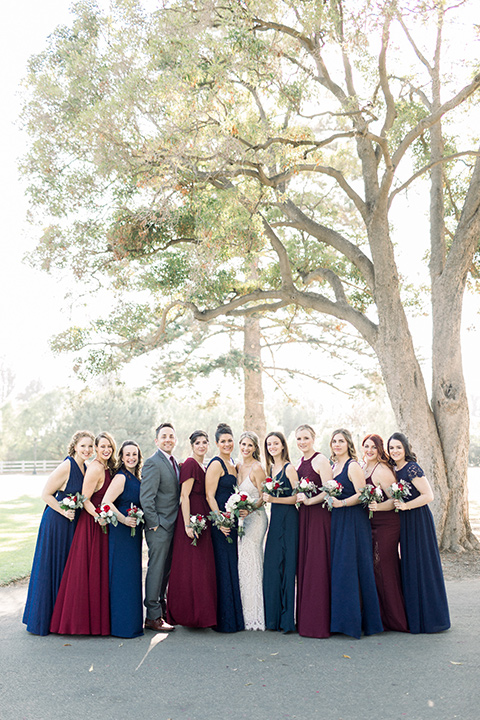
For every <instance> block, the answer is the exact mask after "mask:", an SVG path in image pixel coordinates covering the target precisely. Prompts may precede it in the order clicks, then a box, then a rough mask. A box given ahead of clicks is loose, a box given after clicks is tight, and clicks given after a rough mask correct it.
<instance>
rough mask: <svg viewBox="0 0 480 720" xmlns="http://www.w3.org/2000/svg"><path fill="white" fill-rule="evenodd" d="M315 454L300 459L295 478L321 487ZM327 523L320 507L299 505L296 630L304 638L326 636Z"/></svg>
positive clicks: (327, 519)
mask: <svg viewBox="0 0 480 720" xmlns="http://www.w3.org/2000/svg"><path fill="white" fill-rule="evenodd" d="M317 455H319V453H315V454H314V455H312V457H311V458H309V459H308V460H305V459H303V460H302V461H301V463H300V465H299V467H298V477H299V478H308V479H309V480H311V481H312V482H314V483H315V485H316V486H317V488H320V487H321V486H322V485H323V482H322V480H321V478H320V475H318V473H316V472H315V470H314V469H313V467H312V460H313V459H314V458H315V457H316V456H317ZM330 523H331V514H330V513H329V512H328V510H327V508H326V507H325V508H323V507H322V503H318V504H317V505H309V506H308V505H303V504H301V505H300V510H299V538H298V566H297V630H298V633H299V635H303V636H304V637H315V638H326V637H329V636H330Z"/></svg>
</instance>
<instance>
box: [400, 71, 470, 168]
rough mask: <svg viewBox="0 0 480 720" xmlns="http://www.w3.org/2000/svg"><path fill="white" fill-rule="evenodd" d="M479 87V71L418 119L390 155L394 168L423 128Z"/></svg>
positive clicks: (436, 120)
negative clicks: (451, 94) (444, 100)
mask: <svg viewBox="0 0 480 720" xmlns="http://www.w3.org/2000/svg"><path fill="white" fill-rule="evenodd" d="M479 87H480V73H479V74H477V75H475V77H474V79H473V82H471V83H470V84H469V85H466V86H465V87H464V88H462V90H460V92H458V93H457V94H456V95H455V96H454V97H453V98H450V100H448V101H447V102H445V103H443V105H441V106H440V107H439V108H438V110H436V111H435V112H433V113H431V115H429V116H428V117H426V118H423V120H420V122H419V123H418V124H417V126H416V127H414V128H413V129H412V130H410V132H409V133H407V134H406V135H405V137H404V138H403V140H402V142H401V143H400V145H399V146H398V148H397V149H396V151H395V152H394V154H393V157H392V163H393V166H394V167H395V168H396V167H397V166H398V164H399V162H400V160H401V159H402V157H403V156H404V155H405V153H406V151H407V150H408V148H409V147H410V145H411V144H412V143H413V142H414V141H415V140H416V139H417V138H418V137H419V136H420V135H421V134H422V133H424V132H425V130H428V129H429V128H431V127H432V125H434V124H435V123H436V122H438V121H439V120H440V118H442V117H443V115H445V114H446V113H447V112H449V111H450V110H453V109H454V108H456V107H458V105H460V104H461V103H462V102H464V101H465V100H466V99H467V98H469V97H470V95H473V93H475V92H476V91H477V90H478V88H479Z"/></svg>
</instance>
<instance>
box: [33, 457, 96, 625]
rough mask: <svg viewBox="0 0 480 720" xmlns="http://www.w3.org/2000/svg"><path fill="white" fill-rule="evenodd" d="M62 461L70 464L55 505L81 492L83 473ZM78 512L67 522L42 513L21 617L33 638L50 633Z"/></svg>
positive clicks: (53, 513) (72, 463) (48, 509)
mask: <svg viewBox="0 0 480 720" xmlns="http://www.w3.org/2000/svg"><path fill="white" fill-rule="evenodd" d="M66 459H67V460H69V461H70V475H69V478H68V481H67V485H66V487H65V490H61V491H60V490H59V491H58V492H57V493H55V497H56V499H57V500H58V501H59V502H60V501H61V500H63V498H64V497H65V496H66V495H70V494H74V493H77V492H81V490H82V485H83V473H82V471H81V470H80V468H79V466H78V465H77V463H76V462H75V460H74V459H73V457H70V456H68V457H67V458H66ZM84 470H85V467H84ZM80 512H81V511H80V510H79V511H77V512H76V513H75V519H74V520H69V519H68V518H66V517H63V516H62V515H60V513H58V512H57V511H56V510H53V508H51V507H50V506H49V505H47V507H46V508H45V510H44V513H43V516H42V520H41V522H40V527H39V529H38V538H37V545H36V547H35V555H34V558H33V565H32V572H31V575H30V583H29V586H28V595H27V603H26V605H25V611H24V613H23V622H24V623H25V624H26V626H27V630H28V631H29V632H31V633H34V634H35V635H48V633H49V632H50V620H51V618H52V613H53V608H54V606H55V600H56V599H57V594H58V588H59V587H60V581H61V579H62V575H63V571H64V569H65V564H66V562H67V558H68V553H69V551H70V545H71V544H72V540H73V533H74V532H75V528H76V526H77V521H78V518H79V515H80Z"/></svg>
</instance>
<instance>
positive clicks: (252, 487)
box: [237, 432, 267, 630]
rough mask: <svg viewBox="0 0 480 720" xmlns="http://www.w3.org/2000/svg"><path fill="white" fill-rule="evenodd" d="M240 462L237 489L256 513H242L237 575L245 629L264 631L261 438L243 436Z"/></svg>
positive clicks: (250, 433)
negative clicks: (251, 502) (253, 502)
mask: <svg viewBox="0 0 480 720" xmlns="http://www.w3.org/2000/svg"><path fill="white" fill-rule="evenodd" d="M240 453H241V455H242V460H241V462H239V463H238V465H237V478H238V487H239V488H240V489H241V490H243V491H244V492H247V493H248V494H249V495H250V497H252V498H253V499H254V500H257V510H254V511H253V512H251V513H249V514H248V513H247V512H246V511H240V514H241V515H243V516H244V517H245V519H244V529H245V535H244V536H243V537H241V538H239V540H238V576H239V579H240V593H241V596H242V608H243V618H244V620H245V630H265V614H264V609H263V541H264V538H265V533H266V530H267V514H266V512H265V508H264V507H263V501H262V484H263V482H264V480H265V477H266V475H265V471H264V469H263V467H262V465H261V463H260V447H259V444H258V437H257V436H256V435H255V433H253V432H244V433H242V435H241V436H240Z"/></svg>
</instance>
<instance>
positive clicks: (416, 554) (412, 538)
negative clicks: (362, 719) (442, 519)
mask: <svg viewBox="0 0 480 720" xmlns="http://www.w3.org/2000/svg"><path fill="white" fill-rule="evenodd" d="M387 450H388V454H389V456H390V457H391V459H392V460H393V462H394V463H395V473H396V479H397V482H400V481H401V482H403V483H405V484H406V485H407V487H408V489H409V490H410V495H408V496H407V497H406V498H405V501H402V500H395V501H394V504H395V507H396V508H397V509H398V510H400V511H401V513H400V515H401V517H400V523H401V524H400V553H401V570H402V584H403V594H404V597H405V609H406V612H407V620H408V625H409V628H410V632H411V633H435V632H442V631H443V630H448V628H449V627H450V615H449V611H448V601H447V593H446V591H445V582H444V580H443V571H442V563H441V561H440V553H439V551H438V544H437V536H436V533H435V523H434V521H433V516H432V513H431V511H430V508H429V507H428V503H430V502H432V500H433V491H432V488H431V486H430V483H429V482H428V480H427V478H426V477H425V473H424V472H423V470H422V468H421V467H420V466H419V465H417V463H416V459H417V458H416V457H415V455H414V453H413V452H412V449H411V448H410V444H409V442H408V440H407V438H406V437H405V435H404V434H403V433H394V434H393V435H392V436H391V437H390V438H389V440H388V443H387ZM403 511H410V512H403Z"/></svg>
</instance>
